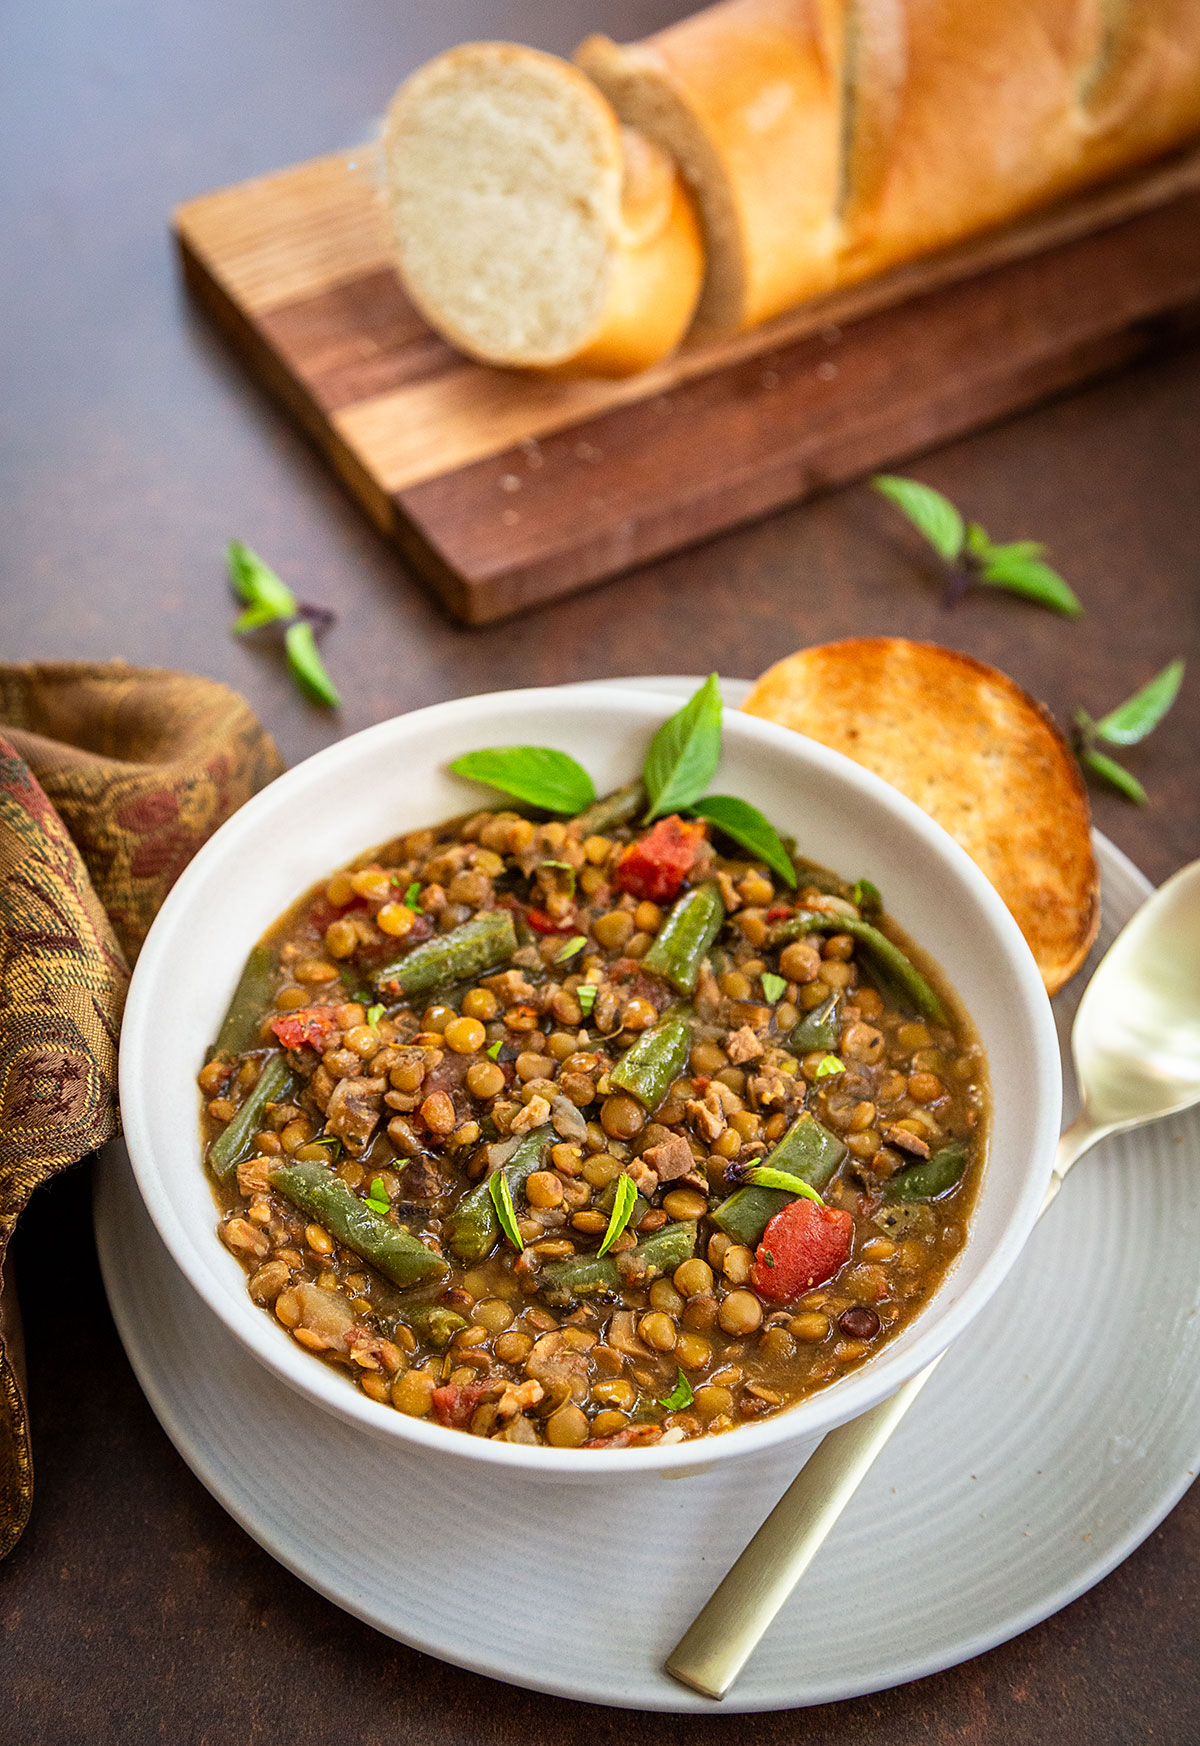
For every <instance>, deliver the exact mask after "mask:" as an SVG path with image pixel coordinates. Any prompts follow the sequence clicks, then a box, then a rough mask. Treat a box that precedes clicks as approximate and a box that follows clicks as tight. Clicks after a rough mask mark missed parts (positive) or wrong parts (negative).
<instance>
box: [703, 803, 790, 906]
mask: <svg viewBox="0 0 1200 1746" xmlns="http://www.w3.org/2000/svg"><path fill="white" fill-rule="evenodd" d="M690 810H691V811H692V812H694V813H696V814H697V816H698V817H700V818H706V819H707V820H708V822H709V824H714V825H716V827H717V829H718V830H719V831H721V832H723V833H724V835H725V836H727V837H732V839H733V841H734V842H735V843H740V845H741V846H742V848H743V849H749V851H750V853H751V854H752V855H754V856H755V857H756V858H757V859H758V860H760V861H765V862H766V863H767V866H768V867H769V868H770V869H771V871H772V873H777V874H778V875H779V877H780V878H781V879H782V880H783V882H784V884H785V885H790V886H791V888H792V890H793V891H794V890H795V889H796V869H795V868H794V867H793V866H792V858H791V856H790V855H789V854H788V852H787V850H786V849H785V848H784V846H783V843H782V841H781V840H780V836H779V832H778V831H777V830H776V829H775V826H774V825H773V824H772V823H771V822H770V820H769V819H766V818H764V817H763V815H762V813H761V812H759V810H758V808H757V807H756V806H751V805H750V802H749V801H748V800H739V799H738V798H737V797H736V795H733V794H706V795H705V796H704V799H703V800H698V801H696V803H695V805H694V806H692V807H691V809H690Z"/></svg>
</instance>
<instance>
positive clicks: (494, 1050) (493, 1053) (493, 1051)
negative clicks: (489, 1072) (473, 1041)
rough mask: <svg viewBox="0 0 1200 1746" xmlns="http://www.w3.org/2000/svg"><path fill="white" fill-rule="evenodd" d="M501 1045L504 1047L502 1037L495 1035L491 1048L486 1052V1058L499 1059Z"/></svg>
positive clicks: (490, 1059)
mask: <svg viewBox="0 0 1200 1746" xmlns="http://www.w3.org/2000/svg"><path fill="white" fill-rule="evenodd" d="M503 1047H504V1038H503V1037H497V1038H496V1041H495V1042H494V1043H493V1044H492V1046H491V1048H490V1049H489V1050H488V1052H487V1054H488V1060H489V1061H498V1060H499V1059H500V1051H501V1049H502V1048H503Z"/></svg>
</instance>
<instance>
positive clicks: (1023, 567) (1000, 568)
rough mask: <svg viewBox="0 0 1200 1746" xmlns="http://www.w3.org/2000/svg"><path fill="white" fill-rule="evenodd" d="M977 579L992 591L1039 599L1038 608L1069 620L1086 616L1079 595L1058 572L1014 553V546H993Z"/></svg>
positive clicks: (1028, 557)
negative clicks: (1046, 607) (1045, 609)
mask: <svg viewBox="0 0 1200 1746" xmlns="http://www.w3.org/2000/svg"><path fill="white" fill-rule="evenodd" d="M976 580H977V581H979V582H983V583H986V584H987V586H988V587H989V588H1005V589H1007V590H1008V592H1009V593H1010V594H1020V595H1022V596H1023V597H1024V598H1025V599H1026V600H1036V601H1037V602H1038V604H1039V606H1048V607H1049V608H1050V609H1051V611H1052V612H1061V613H1063V614H1064V615H1065V616H1066V617H1067V618H1079V617H1080V616H1081V615H1082V613H1083V607H1082V605H1081V604H1080V601H1079V597H1078V595H1076V594H1075V592H1074V590H1073V589H1071V588H1070V587H1069V586H1068V585H1067V583H1066V582H1064V581H1063V579H1062V577H1061V576H1060V575H1059V574H1058V572H1057V570H1052V569H1051V568H1050V566H1049V564H1045V563H1043V562H1042V560H1041V559H1040V558H1032V557H1030V556H1028V554H1025V553H1014V552H1013V550H1012V548H1011V547H1009V548H1005V547H1004V546H993V547H992V548H991V550H990V551H989V552H988V554H987V556H986V557H985V558H984V559H983V562H982V565H981V567H980V570H979V574H978V576H977V578H976Z"/></svg>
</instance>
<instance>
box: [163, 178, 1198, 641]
mask: <svg viewBox="0 0 1200 1746" xmlns="http://www.w3.org/2000/svg"><path fill="white" fill-rule="evenodd" d="M381 176H382V169H381V164H380V153H379V150H378V148H377V146H375V145H374V144H366V145H363V146H361V147H357V148H355V149H354V150H353V151H350V152H335V153H331V154H329V155H327V156H324V157H321V158H317V159H314V160H313V161H311V162H309V163H304V164H298V165H296V166H295V167H294V168H292V169H289V170H281V171H279V172H277V173H276V174H275V175H271V176H256V177H253V178H251V179H250V180H249V181H247V182H244V183H242V184H240V185H237V186H234V187H231V188H224V189H220V190H218V191H216V192H215V193H212V194H206V195H202V196H201V197H200V198H199V199H196V200H190V201H187V202H185V203H184V204H182V205H181V206H179V207H178V208H177V209H176V212H175V216H174V227H175V232H176V236H177V238H178V241H179V247H180V255H181V260H182V265H183V272H184V276H185V279H186V281H187V283H188V285H189V286H190V288H191V290H192V292H193V294H194V295H195V297H196V299H197V301H198V303H199V304H200V305H201V307H203V308H204V309H205V310H207V311H208V313H209V314H210V315H211V316H212V317H213V319H214V320H215V321H216V323H217V325H218V326H219V327H220V329H221V330H222V331H223V332H224V334H225V335H226V337H227V338H228V339H229V340H230V342H231V343H232V345H233V346H234V348H235V349H236V350H237V351H238V352H239V353H240V355H241V356H242V357H243V358H244V360H245V361H246V363H247V364H248V365H249V366H250V368H251V370H252V371H253V372H254V373H255V374H256V375H257V376H258V377H259V378H260V380H261V381H262V382H263V383H264V384H265V385H266V386H267V387H268V388H269V389H270V390H271V391H272V392H273V393H274V394H275V395H276V396H277V397H278V399H279V400H280V401H282V403H283V404H284V405H285V406H286V407H287V408H288V410H289V411H290V412H291V413H292V414H293V416H294V417H295V418H296V419H298V421H299V423H300V424H301V426H302V428H303V429H304V430H305V431H306V432H307V433H308V435H309V436H310V437H311V438H312V439H313V441H314V442H315V443H316V445H317V447H318V449H319V450H320V451H321V452H322V453H323V454H324V455H325V456H326V458H327V459H328V460H329V461H331V462H332V464H333V466H334V468H335V469H336V471H337V472H338V474H339V475H340V476H341V478H342V479H343V481H344V482H345V484H346V485H347V486H348V487H349V489H350V490H351V492H352V493H353V494H354V495H355V497H357V499H358V500H359V502H360V503H361V504H362V506H363V508H364V509H365V510H366V511H367V513H368V515H370V516H371V518H372V520H373V521H375V522H376V524H377V525H378V526H379V527H380V528H381V529H382V531H383V532H384V533H386V534H388V535H389V536H390V537H392V538H393V539H395V540H396V542H397V544H398V545H399V546H400V547H401V549H402V550H403V551H404V552H405V553H406V554H407V555H408V556H409V557H410V558H411V560H412V563H413V565H414V566H415V568H416V569H417V570H418V571H419V572H420V574H421V575H422V576H423V577H424V578H425V579H426V581H427V582H429V583H430V584H431V585H432V586H433V588H434V590H435V591H436V592H437V594H438V595H439V596H440V597H441V599H442V600H443V602H444V603H445V605H446V606H448V607H449V609H450V611H451V612H452V613H453V614H454V615H455V617H456V618H460V619H462V620H463V621H464V622H465V623H467V624H487V623H489V622H491V621H493V620H495V619H498V618H504V617H507V616H508V615H509V614H511V613H514V612H519V611H521V610H523V609H525V608H528V607H531V606H534V605H537V604H539V603H540V602H543V601H546V600H551V599H555V598H557V597H559V596H561V595H564V594H570V593H573V592H574V591H575V590H576V589H578V588H581V587H583V586H585V585H586V584H587V583H589V582H595V581H597V580H598V579H599V578H601V577H604V576H609V575H612V574H614V573H615V572H617V571H621V570H627V569H630V568H631V567H632V566H633V565H635V564H639V563H644V562H646V561H647V560H648V559H651V558H657V557H661V556H663V555H664V554H666V553H668V552H672V551H677V550H679V549H680V548H681V547H685V546H688V545H692V544H694V543H695V542H696V541H697V540H699V539H702V538H704V537H705V536H706V535H710V534H714V533H719V532H722V531H724V530H725V529H727V528H730V527H734V526H736V525H737V524H738V523H740V522H744V521H747V520H749V519H750V518H752V517H753V516H756V515H761V514H763V513H764V512H765V511H766V510H770V509H777V508H779V506H780V505H781V504H784V503H790V502H795V501H798V500H800V499H802V498H804V497H807V496H809V495H811V493H812V492H813V491H815V490H819V489H821V488H822V487H823V486H828V485H831V484H837V483H839V482H841V481H843V480H846V479H849V478H853V477H854V476H856V475H858V474H862V473H864V472H867V471H869V470H871V469H873V468H877V467H880V466H883V465H887V464H889V463H892V462H895V461H896V460H897V459H898V458H901V457H903V456H906V455H908V454H911V453H912V452H913V451H914V449H918V448H923V447H928V446H929V445H930V444H931V443H932V442H935V441H942V440H944V439H945V438H947V437H949V436H954V435H958V434H959V433H961V432H963V431H966V430H972V429H975V428H976V427H978V426H979V425H981V424H986V423H988V422H990V421H991V420H993V419H995V418H997V417H999V416H1001V415H1002V414H1004V413H1010V412H1013V411H1015V410H1017V409H1018V408H1021V407H1025V406H1029V405H1032V404H1035V403H1036V402H1037V401H1038V400H1041V399H1044V398H1045V397H1046V396H1047V395H1049V394H1053V393H1055V392H1057V391H1060V390H1061V389H1063V388H1066V387H1068V386H1072V385H1074V384H1076V383H1079V382H1082V381H1086V380H1087V379H1088V378H1089V377H1091V376H1095V375H1097V374H1099V373H1101V372H1102V371H1104V370H1106V369H1111V368H1113V367H1115V366H1116V365H1117V364H1120V363H1125V362H1128V361H1129V360H1130V359H1131V358H1134V357H1136V356H1139V355H1141V354H1142V353H1144V352H1146V351H1149V350H1151V349H1153V348H1154V347H1156V346H1158V345H1161V344H1162V343H1163V341H1164V339H1165V338H1168V337H1170V336H1173V335H1174V334H1175V333H1177V332H1178V331H1179V329H1180V328H1181V327H1184V326H1195V325H1196V324H1197V321H1198V320H1200V148H1197V147H1195V146H1192V147H1189V148H1188V149H1187V150H1185V151H1183V152H1181V153H1177V154H1174V155H1173V156H1171V157H1169V158H1167V159H1165V160H1162V161H1160V162H1158V163H1155V164H1152V165H1150V166H1148V167H1145V168H1142V169H1139V170H1137V171H1135V172H1134V173H1133V174H1131V175H1128V176H1126V177H1124V178H1120V179H1118V180H1116V181H1113V182H1108V183H1105V184H1103V185H1101V186H1100V187H1098V188H1094V189H1088V190H1086V191H1084V192H1083V193H1082V194H1077V195H1074V196H1073V197H1072V198H1071V199H1069V200H1067V201H1065V202H1063V203H1061V204H1059V205H1057V206H1053V207H1049V208H1046V209H1043V210H1041V211H1038V212H1035V213H1033V214H1031V215H1027V216H1026V217H1024V218H1022V219H1021V220H1019V221H1018V222H1017V223H1015V224H1010V225H1006V226H1002V227H1001V228H999V229H997V230H993V231H990V232H988V233H986V234H984V235H983V236H979V237H973V238H971V239H969V240H968V241H967V242H965V243H962V244H959V245H958V246H956V247H953V248H949V249H945V250H943V251H942V252H941V253H939V254H937V255H934V256H931V257H929V258H927V259H924V260H918V261H913V262H910V263H909V264H908V265H906V266H903V267H900V268H898V269H896V270H895V271H893V272H890V273H886V274H883V275H880V276H878V277H876V278H874V279H870V280H868V281H866V282H865V283H863V284H861V285H852V286H849V287H847V288H845V289H843V290H840V291H837V292H834V293H833V294H832V295H830V296H827V297H821V298H817V299H814V300H813V301H811V302H809V303H806V304H804V305H802V306H801V307H800V308H799V309H795V310H791V311H788V312H787V313H785V314H783V315H781V316H778V317H777V318H776V319H775V320H773V321H770V322H767V323H765V324H763V325H762V326H760V327H756V328H752V329H751V330H750V331H749V332H747V333H744V334H739V335H736V336H734V337H732V338H729V339H725V340H720V341H715V342H714V341H709V342H698V343H697V342H691V343H689V342H686V341H685V343H684V345H683V346H682V347H681V348H680V350H679V351H678V352H677V353H676V354H675V355H674V356H673V357H671V358H668V359H666V360H665V361H664V362H663V363H662V364H660V365H658V366H657V367H656V368H654V369H651V370H644V371H642V372H640V373H639V374H638V375H636V376H626V377H623V378H621V379H618V380H605V379H603V378H597V377H590V378H583V379H575V380H570V379H563V378H559V377H554V376H549V375H539V374H537V373H536V372H533V371H517V370H496V369H491V368H489V367H488V366H486V365H484V364H480V363H476V362H473V361H472V360H471V359H469V358H466V357H464V356H463V355H462V354H461V353H460V352H457V351H456V350H455V349H454V347H452V346H451V345H449V344H447V343H446V341H444V340H443V339H441V338H440V337H439V336H438V335H437V334H436V333H434V332H432V331H431V330H430V328H429V327H427V326H426V324H425V322H424V321H423V320H422V319H421V317H420V316H419V315H418V314H417V312H416V310H415V309H414V308H413V307H412V305H411V304H410V303H409V302H408V300H407V298H406V297H405V295H404V292H403V290H402V289H401V286H400V283H399V280H398V279H397V277H396V274H395V272H394V271H393V269H392V266H391V262H390V245H389V239H388V234H387V221H386V215H385V213H384V210H383V204H382V199H381V197H380V194H379V185H380V181H381ZM900 360H905V361H906V362H907V366H908V367H907V368H904V369H898V368H897V364H898V362H899V361H900Z"/></svg>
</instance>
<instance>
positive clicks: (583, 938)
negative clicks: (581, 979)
mask: <svg viewBox="0 0 1200 1746" xmlns="http://www.w3.org/2000/svg"><path fill="white" fill-rule="evenodd" d="M586 945H587V935H586V934H576V935H575V936H574V938H573V939H570V940H568V941H567V943H566V945H565V946H564V947H563V949H562V951H561V952H556V953H555V954H554V962H555V963H556V964H567V963H569V962H570V960H571V959H572V958H576V957H578V955H579V953H580V952H582V951H583V948H584V947H585V946H586Z"/></svg>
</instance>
